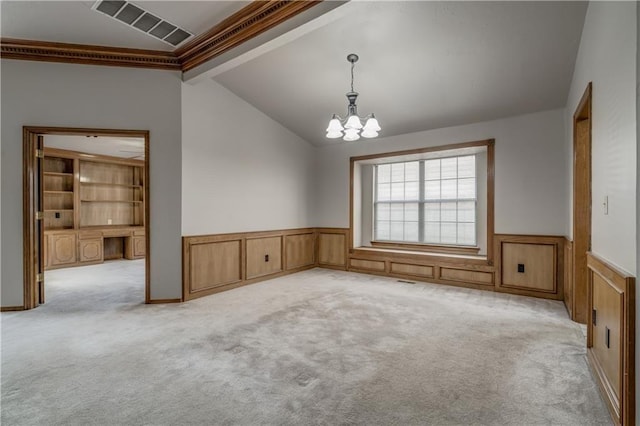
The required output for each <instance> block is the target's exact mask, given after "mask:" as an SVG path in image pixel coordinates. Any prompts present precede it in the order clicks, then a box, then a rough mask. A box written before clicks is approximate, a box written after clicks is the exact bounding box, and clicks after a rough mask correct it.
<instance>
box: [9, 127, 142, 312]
mask: <svg viewBox="0 0 640 426" xmlns="http://www.w3.org/2000/svg"><path fill="white" fill-rule="evenodd" d="M22 135H23V152H22V155H23V166H22V176H23V188H22V197H23V206H22V217H23V231H22V240H23V291H24V297H23V303H24V309H33V308H35V307H37V306H38V302H37V300H36V295H37V291H36V287H37V285H38V283H37V281H36V275H37V273H38V271H36V270H35V268H34V263H33V261H32V259H33V258H34V256H40V264H42V265H43V264H44V249H42V250H40V253H36V247H35V237H36V235H35V232H36V229H35V226H34V224H35V222H36V210H35V203H34V197H35V196H36V194H34V190H35V189H34V179H35V178H36V176H35V173H36V172H37V163H36V152H35V144H34V140H35V139H34V137H37V136H38V135H44V136H46V135H65V136H110V137H139V138H144V205H145V209H144V230H145V244H146V247H145V250H146V252H145V287H144V301H145V303H151V298H150V296H151V287H150V285H151V284H150V283H151V281H150V271H151V256H150V251H151V250H150V247H151V244H150V241H151V236H150V234H151V233H150V222H149V216H150V210H151V209H150V203H149V193H150V191H149V131H148V130H122V129H88V128H77V127H42V126H23V128H22ZM42 190H43V188H42V187H41V188H40V191H42Z"/></svg>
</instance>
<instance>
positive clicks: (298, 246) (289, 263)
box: [134, 228, 317, 300]
mask: <svg viewBox="0 0 640 426" xmlns="http://www.w3.org/2000/svg"><path fill="white" fill-rule="evenodd" d="M134 238H135V237H134ZM315 240H316V232H315V229H314V228H302V229H290V230H282V231H259V232H245V233H234V234H218V235H196V236H187V237H182V264H183V267H182V299H183V300H191V299H195V298H198V297H202V296H207V295H210V294H214V293H218V292H220V291H225V290H230V289H233V288H236V287H240V286H243V285H247V284H252V283H254V282H258V281H262V280H266V279H270V278H275V277H279V276H282V275H286V274H291V273H294V272H298V271H302V270H305V269H310V268H313V267H314V266H315V264H314V259H315V258H316V257H317V256H316V254H315V243H314V242H315ZM229 243H231V244H230V245H229ZM283 243H284V246H283ZM225 244H227V245H225ZM216 245H218V246H216ZM283 252H287V253H288V254H286V253H283ZM285 254H286V255H287V256H288V257H287V258H286V259H285V257H284V256H285ZM265 255H269V260H268V261H266V262H265ZM285 262H286V263H285ZM283 263H284V265H286V270H285V269H284V268H283V266H284V265H283ZM198 274H200V275H198Z"/></svg>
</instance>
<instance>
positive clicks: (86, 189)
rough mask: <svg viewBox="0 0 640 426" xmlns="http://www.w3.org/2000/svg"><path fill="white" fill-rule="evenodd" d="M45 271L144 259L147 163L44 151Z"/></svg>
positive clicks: (52, 150) (56, 150)
mask: <svg viewBox="0 0 640 426" xmlns="http://www.w3.org/2000/svg"><path fill="white" fill-rule="evenodd" d="M44 154H45V157H44V170H43V176H42V177H43V203H44V211H43V218H44V229H45V250H44V251H45V262H44V263H45V269H53V268H60V267H68V266H74V265H79V264H90V263H100V262H103V261H104V260H107V259H118V258H125V259H138V258H143V257H144V256H145V252H146V250H145V248H146V247H145V245H146V239H145V233H144V220H145V214H144V212H145V200H144V162H143V161H139V160H128V159H122V158H116V157H106V156H99V155H93V154H91V155H89V154H84V153H80V152H75V151H67V150H61V149H47V148H45V152H44Z"/></svg>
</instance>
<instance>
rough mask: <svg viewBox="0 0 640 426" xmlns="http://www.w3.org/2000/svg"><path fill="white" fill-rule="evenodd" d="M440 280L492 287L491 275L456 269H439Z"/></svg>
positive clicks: (489, 273)
mask: <svg viewBox="0 0 640 426" xmlns="http://www.w3.org/2000/svg"><path fill="white" fill-rule="evenodd" d="M440 279H441V280H450V281H462V282H469V283H474V284H487V285H493V273H491V272H481V271H469V270H465V269H456V268H440Z"/></svg>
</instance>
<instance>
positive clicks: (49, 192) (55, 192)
mask: <svg viewBox="0 0 640 426" xmlns="http://www.w3.org/2000/svg"><path fill="white" fill-rule="evenodd" d="M44 193H45V194H70V195H71V194H73V191H44Z"/></svg>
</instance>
